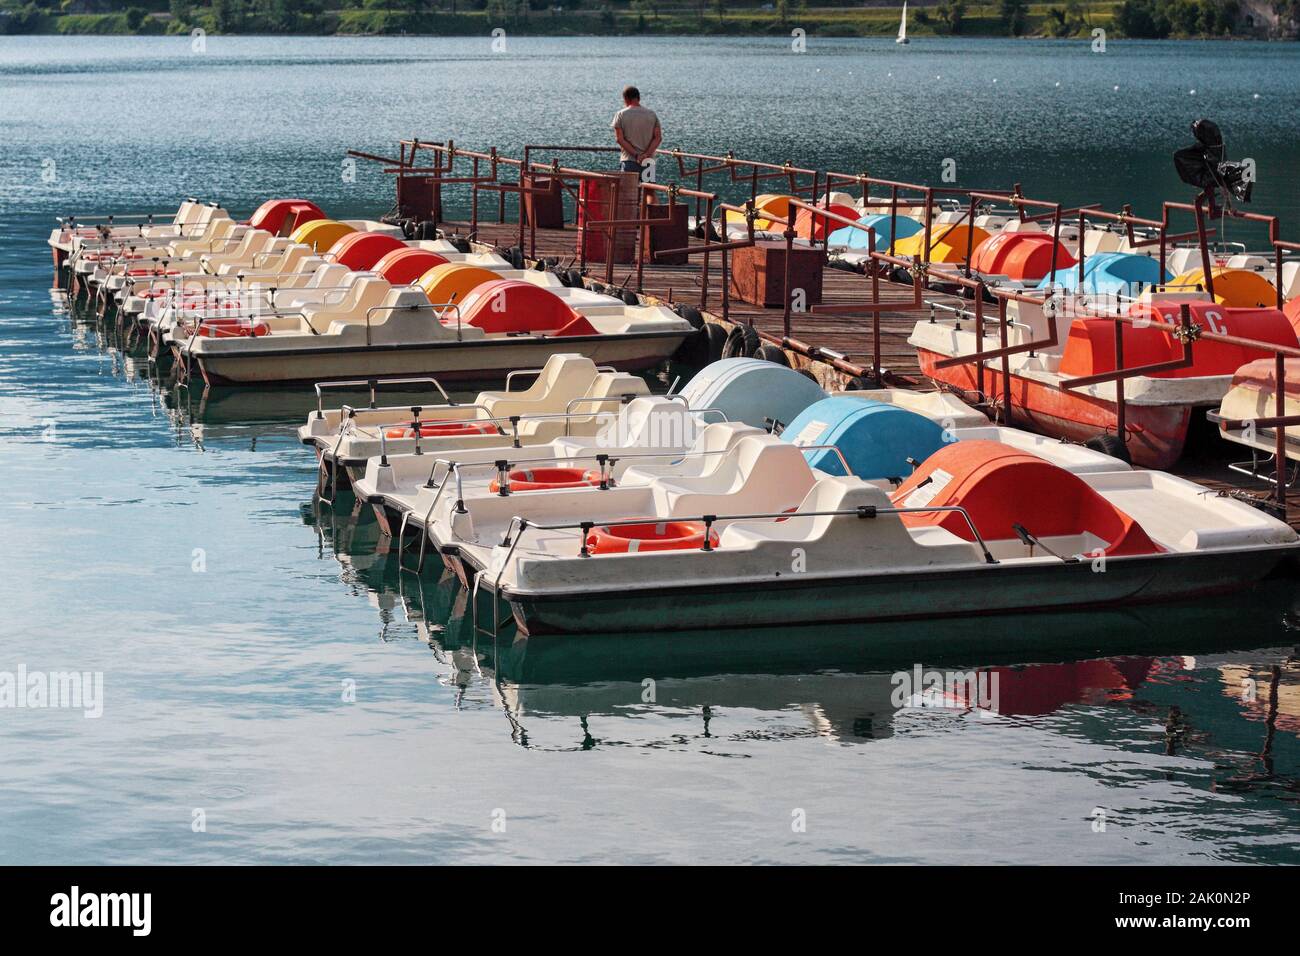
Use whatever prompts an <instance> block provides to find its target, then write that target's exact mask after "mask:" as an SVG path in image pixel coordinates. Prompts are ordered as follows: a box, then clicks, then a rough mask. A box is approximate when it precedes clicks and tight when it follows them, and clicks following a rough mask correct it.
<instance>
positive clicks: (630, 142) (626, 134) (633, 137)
mask: <svg viewBox="0 0 1300 956" xmlns="http://www.w3.org/2000/svg"><path fill="white" fill-rule="evenodd" d="M610 125H611V126H612V127H613V129H614V138H615V139H616V140H618V145H619V149H620V150H621V152H620V153H619V155H618V158H619V168H620V169H621V170H622V171H623V172H625V173H637V174H642V173H644V172H645V168H646V165H647V163H648V162H649V161H650V160H651V159H653V158H654V154H655V150H657V149H658V148H659V144H660V143H661V142H663V138H664V136H663V130H661V129H660V128H659V117H658V116H656V115H655V112H654V110H648V109H646V108H645V107H644V106H642V105H641V91H640V90H638V89H637V88H636V87H635V86H625V87H623V108H622V109H621V110H619V111H618V112H617V113H615V114H614V122H613V123H611V124H610ZM642 178H645V177H644V176H643V177H642ZM651 179H652V180H653V176H652V177H651Z"/></svg>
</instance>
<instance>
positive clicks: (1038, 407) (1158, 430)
mask: <svg viewBox="0 0 1300 956" xmlns="http://www.w3.org/2000/svg"><path fill="white" fill-rule="evenodd" d="M917 357H918V359H919V362H920V366H921V373H922V374H923V375H925V376H926V377H928V378H930V379H933V380H934V381H936V382H942V383H943V384H945V385H951V386H953V387H955V388H958V389H961V390H962V391H964V392H977V391H978V388H979V383H978V381H977V370H976V368H975V366H974V365H973V364H966V365H954V366H950V367H948V368H937V367H936V365H937V363H938V362H940V361H941V360H943V359H945V358H947V356H945V355H941V354H939V353H938V352H932V351H930V350H928V349H918V350H917ZM1010 378H1011V405H1012V408H1013V416H1014V417H1015V418H1014V419H1013V420H1012V421H1011V422H1009V424H1012V425H1016V426H1021V427H1023V426H1025V425H1028V427H1030V428H1032V429H1033V430H1035V431H1038V432H1041V433H1043V434H1045V435H1052V436H1055V437H1059V438H1066V439H1069V440H1070V441H1079V442H1082V441H1087V440H1088V439H1090V438H1094V437H1096V436H1097V435H1101V434H1107V433H1109V434H1112V435H1113V434H1115V433H1116V432H1117V431H1118V428H1119V414H1118V408H1117V406H1116V404H1115V403H1114V402H1112V401H1107V400H1106V399H1103V398H1096V397H1094V396H1091V395H1084V394H1081V393H1077V392H1071V391H1067V390H1066V389H1061V388H1056V387H1054V386H1051V385H1046V384H1044V383H1042V382H1037V381H1034V380H1032V379H1027V378H1022V377H1021V376H1018V375H1015V374H1013V375H1011V376H1010ZM984 393H985V394H986V395H989V396H992V397H994V398H996V397H998V396H1000V395H1001V394H1002V373H1001V371H1000V370H998V369H996V368H990V367H988V366H987V365H986V366H985V367H984ZM1196 407H1197V406H1194V405H1138V404H1133V403H1128V404H1126V405H1125V409H1124V413H1125V414H1124V418H1125V426H1126V431H1127V432H1128V442H1127V444H1128V451H1129V456H1130V457H1131V458H1132V460H1133V463H1134V464H1137V465H1143V466H1145V467H1147V468H1157V469H1160V470H1166V469H1168V468H1169V467H1170V466H1172V465H1173V464H1174V462H1176V461H1178V459H1179V458H1180V457H1182V454H1183V448H1184V446H1185V445H1186V444H1187V430H1188V428H1189V426H1190V425H1191V421H1192V411H1193V409H1194V408H1196ZM1015 419H1020V420H1015Z"/></svg>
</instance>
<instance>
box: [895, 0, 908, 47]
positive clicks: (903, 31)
mask: <svg viewBox="0 0 1300 956" xmlns="http://www.w3.org/2000/svg"><path fill="white" fill-rule="evenodd" d="M894 42H895V43H904V44H905V43H908V42H910V41H909V40H908V39H907V0H903V18H902V20H901V21H900V22H899V24H898V39H897V40H895V41H894Z"/></svg>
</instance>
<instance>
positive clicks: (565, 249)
mask: <svg viewBox="0 0 1300 956" xmlns="http://www.w3.org/2000/svg"><path fill="white" fill-rule="evenodd" d="M442 228H443V229H445V230H446V231H447V232H448V233H456V234H460V235H465V234H467V233H468V232H469V226H468V224H467V223H458V222H446V223H443V224H442ZM518 229H519V227H518V225H517V224H516V223H512V222H507V223H489V222H483V221H480V222H479V224H478V237H477V238H478V241H479V242H481V243H483V244H484V245H485V246H504V247H510V246H514V245H517V244H518ZM699 244H700V240H696V239H692V240H691V245H693V246H695V245H699ZM577 245H578V232H577V230H576V228H574V227H572V226H569V227H566V228H564V229H540V228H539V229H537V231H536V255H537V257H538V258H558V259H560V260H561V262H562V264H564V265H565V266H568V267H574V266H576V262H574V263H572V264H571V263H570V260H571V259H575V258H576V255H577ZM524 248H525V252H527V251H528V233H527V231H525V247H524ZM702 263H703V257H702V256H692V257H691V261H690V263H689V264H687V265H679V266H670V265H662V264H659V263H650V262H647V263H646V264H645V266H644V274H643V279H642V294H643V295H645V296H646V297H648V298H651V299H657V300H660V301H663V302H687V303H689V304H691V305H694V306H697V307H699V306H700V285H701V272H702V270H701V265H702ZM604 269H605V266H604V263H589V264H588V270H589V272H590V273H591V278H592V279H594V280H596V281H603V280H604V274H605V273H604ZM636 269H637V267H636V264H635V263H632V264H623V265H615V266H614V273H613V282H614V284H615V285H616V286H621V287H625V288H629V289H635V287H636ZM710 270H711V274H710V280H709V295H708V301H707V304H706V305H705V306H703V307H701V309H700V311H701V312H703V313H704V314H705V318H706V319H708V320H709V321H711V322H722V314H721V310H722V296H721V281H720V280H721V263H720V258H719V256H717V255H713V256H710ZM870 295H871V286H870V281H869V280H868V279H866V278H865V277H863V276H861V275H857V274H854V273H851V272H846V271H843V270H840V269H826V270H824V273H823V298H822V301H823V303H824V304H826V305H835V304H845V305H848V304H852V303H861V302H865V301H867V300H868V299H869V298H870ZM880 296H881V299H882V300H883V301H884V302H894V301H896V302H898V304H899V308H898V309H897V310H890V311H884V312H882V313H881V315H880V353H881V359H880V361H881V369H882V371H883V372H884V373H885V374H886V376H887V383H888V384H890V385H893V386H897V387H926V383H925V380H924V379H922V378H921V375H920V370H919V367H918V365H917V361H916V350H915V349H914V348H912V346H910V345H908V344H907V337H908V335H909V334H911V331H912V327H913V325H914V324H915V323H916V321H917V318H918V317H919V316H922V315H925V314H927V313H928V310H927V309H923V310H921V311H917V310H915V309H913V308H911V305H912V301H913V293H912V287H911V286H909V285H904V284H902V283H897V282H890V281H887V280H881V282H880ZM924 298H925V301H927V302H930V301H938V302H943V301H948V302H956V301H958V300H956V299H954V298H953V297H951V296H945V295H942V294H939V293H931V292H927V293H925V297H924ZM728 318H729V319H730V320H731V321H732V322H744V323H748V324H752V325H753V326H754V328H756V329H758V330H759V331H762V332H767V333H771V334H773V335H775V336H778V337H780V336H781V335H782V331H783V316H782V310H781V309H777V308H763V307H761V306H757V305H751V304H750V303H747V302H739V301H737V300H735V299H734V298H733V299H732V300H731V301H730V306H729V310H728ZM790 337H791V338H794V339H797V340H799V341H800V342H802V343H804V344H806V345H809V346H815V347H818V348H825V349H831V350H834V351H835V352H838V353H841V354H842V355H844V356H845V357H846V359H847V360H848V361H849V362H851V363H853V364H856V365H863V366H870V365H871V357H872V349H873V344H874V343H873V336H872V318H871V316H870V315H868V314H863V313H852V312H845V313H836V312H834V311H827V312H815V313H801V314H795V315H792V316H791V322H790ZM810 364H811V365H813V366H816V365H817V364H818V363H817V362H816V360H813V361H812V362H811V363H810ZM821 371H824V372H828V373H830V374H829V377H830V378H834V377H836V374H835V373H834V371H833V370H831V369H829V368H824V369H822V370H821ZM818 378H819V379H820V378H823V376H822V375H821V374H819V375H818ZM1013 424H1014V423H1013ZM1207 431H1208V428H1207ZM1249 457H1250V451H1249V449H1246V448H1244V447H1242V446H1240V445H1233V444H1230V443H1228V442H1225V441H1222V440H1220V439H1218V438H1217V437H1214V436H1213V435H1206V436H1204V437H1203V440H1202V441H1200V442H1197V443H1196V446H1195V447H1191V448H1189V453H1188V454H1187V455H1186V456H1185V457H1184V458H1183V460H1181V461H1180V462H1179V463H1178V464H1177V466H1176V467H1175V468H1174V469H1173V472H1174V474H1177V475H1180V476H1182V477H1184V478H1188V479H1190V480H1192V481H1195V482H1198V483H1199V484H1202V485H1204V486H1205V487H1207V488H1209V489H1211V490H1212V491H1215V492H1220V493H1237V494H1245V495H1249V496H1251V497H1255V498H1265V497H1269V496H1271V495H1272V485H1271V484H1270V483H1268V482H1266V481H1263V480H1256V479H1252V478H1250V477H1249V476H1247V475H1242V474H1238V473H1236V472H1233V471H1231V470H1230V469H1229V467H1228V465H1229V463H1231V462H1233V461H1242V460H1243V459H1248V458H1249ZM1296 485H1297V486H1296V487H1294V488H1292V489H1291V490H1290V491H1289V493H1288V495H1287V517H1288V519H1289V521H1290V523H1291V525H1292V527H1295V528H1296V529H1297V530H1300V481H1297V483H1296Z"/></svg>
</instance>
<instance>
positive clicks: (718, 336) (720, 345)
mask: <svg viewBox="0 0 1300 956" xmlns="http://www.w3.org/2000/svg"><path fill="white" fill-rule="evenodd" d="M701 331H702V332H703V333H704V339H705V341H707V342H708V343H709V361H708V362H707V363H705V364H712V363H714V362H716V361H718V360H719V359H721V358H722V352H723V349H724V348H726V345H727V330H726V329H724V328H723V327H722V326H720V325H718V324H717V323H716V322H705V323H704V328H703V329H702V330H701Z"/></svg>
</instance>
